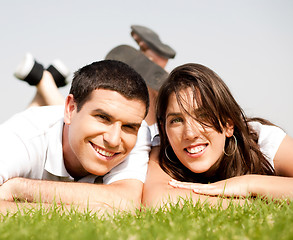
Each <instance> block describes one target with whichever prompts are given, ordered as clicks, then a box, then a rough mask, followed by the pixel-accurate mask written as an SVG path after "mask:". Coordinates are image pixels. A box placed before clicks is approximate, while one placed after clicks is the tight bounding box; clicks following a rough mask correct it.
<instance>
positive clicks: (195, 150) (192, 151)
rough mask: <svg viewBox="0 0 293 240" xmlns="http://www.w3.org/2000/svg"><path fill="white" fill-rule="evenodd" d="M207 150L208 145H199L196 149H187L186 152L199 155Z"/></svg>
mask: <svg viewBox="0 0 293 240" xmlns="http://www.w3.org/2000/svg"><path fill="white" fill-rule="evenodd" d="M205 148H206V145H199V146H196V147H190V148H186V151H187V152H189V153H191V154H195V153H199V152H201V151H203V150H204V149H205Z"/></svg>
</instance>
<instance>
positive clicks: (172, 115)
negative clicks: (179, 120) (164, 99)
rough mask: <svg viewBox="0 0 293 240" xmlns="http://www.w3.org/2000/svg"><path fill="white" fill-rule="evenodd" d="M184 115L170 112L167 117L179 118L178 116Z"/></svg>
mask: <svg viewBox="0 0 293 240" xmlns="http://www.w3.org/2000/svg"><path fill="white" fill-rule="evenodd" d="M181 115H182V113H181V112H170V113H168V114H167V115H166V118H168V117H178V116H181Z"/></svg>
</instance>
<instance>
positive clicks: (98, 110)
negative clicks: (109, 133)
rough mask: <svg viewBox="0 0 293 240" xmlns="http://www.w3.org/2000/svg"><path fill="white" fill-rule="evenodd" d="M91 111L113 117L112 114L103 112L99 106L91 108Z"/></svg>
mask: <svg viewBox="0 0 293 240" xmlns="http://www.w3.org/2000/svg"><path fill="white" fill-rule="evenodd" d="M93 112H95V113H100V114H103V115H105V116H106V117H108V118H113V116H112V115H110V114H109V113H107V112H105V111H104V110H103V109H100V108H97V109H95V110H93Z"/></svg>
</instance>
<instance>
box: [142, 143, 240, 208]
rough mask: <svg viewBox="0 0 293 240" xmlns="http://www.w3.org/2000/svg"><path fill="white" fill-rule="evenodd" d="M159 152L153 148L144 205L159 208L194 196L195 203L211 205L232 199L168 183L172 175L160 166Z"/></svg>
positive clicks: (225, 205) (226, 202)
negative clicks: (212, 195)
mask: <svg viewBox="0 0 293 240" xmlns="http://www.w3.org/2000/svg"><path fill="white" fill-rule="evenodd" d="M158 153H159V148H158V147H155V148H153V149H152V152H151V155H150V161H149V167H148V173H147V178H146V182H145V184H144V190H143V197H142V203H143V205H145V206H146V207H155V208H158V207H160V206H164V205H166V204H168V203H177V202H178V201H179V200H184V199H188V200H189V199H190V198H192V201H193V202H194V203H196V202H198V201H201V202H202V203H204V202H207V203H209V204H211V205H215V204H218V203H219V202H221V203H222V206H223V207H227V206H228V204H229V203H230V200H227V199H221V198H218V197H208V196H204V195H200V194H196V193H194V192H193V191H192V189H180V188H173V187H172V186H170V185H169V184H168V183H169V181H170V180H171V177H170V176H169V175H168V174H166V173H165V172H164V171H163V170H162V169H161V167H160V166H159V163H158ZM235 202H237V203H239V202H242V201H240V200H235Z"/></svg>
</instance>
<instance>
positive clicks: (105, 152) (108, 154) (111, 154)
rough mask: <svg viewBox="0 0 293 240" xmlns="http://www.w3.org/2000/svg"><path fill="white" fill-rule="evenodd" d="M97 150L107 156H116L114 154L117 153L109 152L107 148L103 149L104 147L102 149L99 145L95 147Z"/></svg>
mask: <svg viewBox="0 0 293 240" xmlns="http://www.w3.org/2000/svg"><path fill="white" fill-rule="evenodd" d="M95 150H96V151H97V152H98V153H99V154H101V155H103V156H106V157H112V156H114V154H115V153H111V152H107V151H105V150H103V149H100V148H98V147H95Z"/></svg>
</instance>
